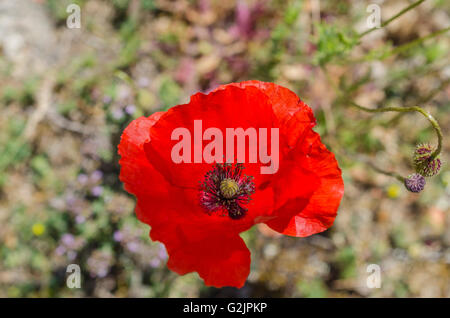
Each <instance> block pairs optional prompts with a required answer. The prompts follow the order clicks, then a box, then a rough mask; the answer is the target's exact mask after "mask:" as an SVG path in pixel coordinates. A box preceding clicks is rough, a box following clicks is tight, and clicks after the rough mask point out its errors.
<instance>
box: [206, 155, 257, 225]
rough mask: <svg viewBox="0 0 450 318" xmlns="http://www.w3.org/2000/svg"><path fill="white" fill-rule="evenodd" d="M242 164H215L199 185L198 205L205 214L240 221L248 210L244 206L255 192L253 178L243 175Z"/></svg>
mask: <svg viewBox="0 0 450 318" xmlns="http://www.w3.org/2000/svg"><path fill="white" fill-rule="evenodd" d="M243 169H244V166H243V164H242V163H236V164H234V165H233V164H231V163H225V164H218V163H216V164H215V165H214V166H213V168H212V169H211V170H210V171H208V172H207V173H206V175H205V177H204V179H203V182H201V185H200V204H201V205H202V206H203V207H204V208H205V210H206V212H207V213H213V212H219V211H221V212H222V213H223V214H222V215H224V216H225V215H228V216H229V217H230V218H232V219H235V220H236V219H241V218H243V217H244V216H245V214H246V212H247V211H248V209H247V208H246V207H245V206H244V205H246V204H248V203H249V202H250V200H251V195H252V194H253V193H254V192H255V184H254V182H253V177H251V176H247V175H243V174H242V170H243Z"/></svg>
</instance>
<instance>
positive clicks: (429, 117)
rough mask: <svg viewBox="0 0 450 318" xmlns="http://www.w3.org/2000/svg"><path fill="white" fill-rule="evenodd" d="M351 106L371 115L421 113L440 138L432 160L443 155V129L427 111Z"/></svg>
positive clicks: (420, 109) (410, 108)
mask: <svg viewBox="0 0 450 318" xmlns="http://www.w3.org/2000/svg"><path fill="white" fill-rule="evenodd" d="M350 104H351V105H352V106H354V107H356V108H358V109H360V110H363V111H365V112H369V113H383V112H399V113H406V112H419V113H421V114H422V115H423V116H425V118H426V119H428V121H429V122H430V123H431V125H432V126H433V128H434V130H435V131H436V134H437V137H438V146H437V148H436V150H435V151H433V153H432V154H431V156H430V160H433V159H434V158H436V157H437V156H439V154H440V153H441V150H442V139H443V135H442V130H441V127H440V126H439V123H438V122H437V120H436V119H435V118H434V117H433V116H431V114H430V113H428V112H427V111H425V110H424V109H423V108H421V107H419V106H412V107H382V108H374V109H373V108H366V107H363V106H361V105H358V104H356V103H354V102H350Z"/></svg>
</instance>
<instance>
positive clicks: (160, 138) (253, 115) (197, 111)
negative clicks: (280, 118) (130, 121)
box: [144, 86, 284, 189]
mask: <svg viewBox="0 0 450 318" xmlns="http://www.w3.org/2000/svg"><path fill="white" fill-rule="evenodd" d="M200 119H201V120H202V133H203V131H205V130H206V129H207V128H210V127H213V128H219V129H220V130H221V131H222V134H223V137H224V138H223V142H224V148H225V140H226V137H225V130H226V128H238V127H240V128H243V129H244V130H245V129H247V128H255V129H258V128H271V127H278V122H277V119H276V118H275V116H274V114H273V111H272V107H271V105H270V103H269V101H268V98H267V96H266V95H265V94H263V93H262V92H261V91H260V90H259V89H257V88H255V87H248V88H246V89H245V90H244V89H241V88H237V87H233V86H229V87H227V89H223V90H219V91H215V92H212V93H210V94H208V95H204V94H200V93H199V94H196V95H194V96H192V97H191V101H190V102H189V104H185V105H179V106H175V107H172V108H171V109H169V110H168V111H167V113H166V114H165V115H164V116H162V117H161V119H160V120H159V121H158V123H157V124H156V125H155V126H153V127H152V128H151V135H152V140H151V141H150V142H149V143H147V144H145V146H144V149H145V152H146V154H147V158H148V160H149V161H150V162H151V163H152V164H153V165H154V167H155V168H156V169H157V170H158V171H160V172H161V173H162V174H163V175H164V176H165V178H166V179H167V181H168V182H170V183H171V184H173V185H175V186H179V187H184V188H191V189H193V188H195V189H197V188H198V182H199V181H201V180H202V178H203V176H204V175H205V173H206V172H207V171H209V170H210V169H211V164H207V163H203V164H200V163H182V164H176V163H174V162H173V160H172V158H171V150H172V148H173V146H174V145H176V144H177V143H178V140H171V134H172V132H173V130H174V129H176V128H181V127H183V128H187V129H188V130H189V131H190V134H191V158H192V159H193V157H194V154H193V153H194V120H200ZM283 140H284V139H283V137H282V136H280V143H281V142H282V141H283ZM205 144H206V142H203V145H205ZM235 147H236V145H235ZM268 147H270V145H269V146H268ZM280 147H281V146H280ZM202 149H203V148H202ZM269 149H270V148H269ZM235 154H236V151H235ZM224 155H225V150H224ZM280 156H281V154H280ZM260 166H261V164H259V163H257V164H248V163H247V164H246V165H245V167H246V171H245V173H246V174H248V175H253V176H254V177H255V182H262V181H263V180H265V179H267V177H268V175H263V176H261V175H260V174H259V169H260Z"/></svg>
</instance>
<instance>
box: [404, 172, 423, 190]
mask: <svg viewBox="0 0 450 318" xmlns="http://www.w3.org/2000/svg"><path fill="white" fill-rule="evenodd" d="M425 184H426V181H425V178H424V176H422V175H420V174H418V173H413V174H411V175H409V176H408V177H407V178H405V187H406V189H408V191H411V192H414V193H418V192H420V191H422V190H423V189H424V188H425Z"/></svg>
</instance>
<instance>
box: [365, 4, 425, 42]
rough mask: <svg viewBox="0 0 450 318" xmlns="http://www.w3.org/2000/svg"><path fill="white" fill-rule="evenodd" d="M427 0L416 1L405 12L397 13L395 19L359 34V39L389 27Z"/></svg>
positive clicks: (392, 18)
mask: <svg viewBox="0 0 450 318" xmlns="http://www.w3.org/2000/svg"><path fill="white" fill-rule="evenodd" d="M424 1H425V0H419V1H416V2H414V3H412V4H411V5H409V6H407V7H406V8H404V9H403V10H401V11H400V12H399V13H397V14H396V15H394V16H393V17H391V18H389V19H388V20H386V21H384V22H383V23H382V24H381V26H380V27H373V28H371V29H369V30H367V31H364V32H362V33H360V34H359V38H360V39H361V38H362V37H363V36H365V35H367V34H369V33H371V32H373V31H375V30H377V29H380V28H383V27H385V26H386V25H388V24H389V23H391V22H392V21H394V20H395V19H397V18H398V17H400V16H402V15H403V14H405V13H406V12H408V11H409V10H412V9H414V8H415V7H417V6H418V5H419V4H421V3H422V2H424Z"/></svg>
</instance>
